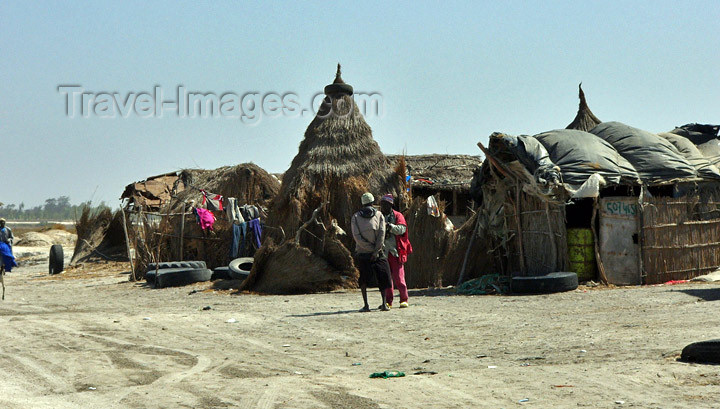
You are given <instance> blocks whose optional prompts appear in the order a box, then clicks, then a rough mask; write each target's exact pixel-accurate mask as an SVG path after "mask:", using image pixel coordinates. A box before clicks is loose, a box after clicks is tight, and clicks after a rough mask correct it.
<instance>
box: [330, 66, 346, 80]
mask: <svg viewBox="0 0 720 409" xmlns="http://www.w3.org/2000/svg"><path fill="white" fill-rule="evenodd" d="M341 74H342V73H341V72H340V63H338V68H337V72H336V73H335V81H333V84H344V83H345V81H343V79H342V77H341V76H340V75H341Z"/></svg>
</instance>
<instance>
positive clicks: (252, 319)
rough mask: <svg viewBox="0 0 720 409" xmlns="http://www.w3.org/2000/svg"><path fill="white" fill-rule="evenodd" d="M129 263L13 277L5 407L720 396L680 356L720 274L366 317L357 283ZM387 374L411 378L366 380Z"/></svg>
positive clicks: (1, 319)
mask: <svg viewBox="0 0 720 409" xmlns="http://www.w3.org/2000/svg"><path fill="white" fill-rule="evenodd" d="M121 269H122V266H118V265H112V264H110V265H105V266H93V267H86V268H85V269H84V270H77V271H70V272H66V273H63V274H62V275H60V276H54V277H49V276H47V273H46V266H45V265H36V266H28V267H23V268H19V269H17V270H15V271H14V272H13V273H10V274H9V275H7V276H6V280H5V281H6V285H7V296H6V299H5V301H3V302H0V407H2V408H468V407H481V408H485V407H487V408H512V407H521V406H525V407H536V408H577V407H587V408H611V407H612V408H617V407H637V408H712V407H715V408H717V407H720V370H719V367H717V366H705V365H696V364H685V363H681V362H677V361H676V359H677V357H678V355H679V353H680V351H681V350H682V348H683V346H685V345H686V344H688V343H690V342H693V341H696V340H705V339H711V338H720V315H719V314H718V313H717V308H718V306H719V304H720V303H718V302H717V301H720V285H718V284H682V285H675V286H656V287H642V288H627V289H591V290H578V291H574V292H569V293H563V294H554V295H548V296H475V297H467V296H456V295H453V292H452V291H451V290H425V291H413V292H412V293H411V299H410V301H411V307H410V308H408V309H396V308H394V309H393V310H392V311H390V312H379V311H374V312H371V313H357V312H355V311H356V310H357V309H358V308H359V307H360V294H359V292H355V291H351V292H346V293H332V294H318V295H302V296H259V295H251V294H242V295H231V294H230V291H212V290H210V287H211V285H212V284H211V283H203V284H197V285H194V286H189V287H182V288H169V289H161V290H155V289H151V288H149V287H147V286H146V285H144V284H141V283H131V282H129V281H128V276H127V274H123V273H118V271H120V270H121ZM193 290H197V291H195V292H194V291H193ZM371 300H372V304H373V305H377V304H378V303H379V296H378V295H377V293H376V292H373V293H372V294H371ZM205 306H210V307H211V309H210V310H206V311H204V310H203V307H205ZM229 320H230V321H235V322H228V321H229ZM385 370H399V371H403V372H405V373H406V374H407V376H405V377H404V378H394V379H369V375H370V374H371V373H373V372H377V371H385ZM422 371H425V372H426V373H424V374H423V373H421V372H422ZM427 372H431V373H432V372H436V374H434V375H433V374H430V373H427ZM415 373H421V374H417V375H416V374H415ZM524 399H528V401H526V402H520V401H521V400H524ZM620 402H621V403H620Z"/></svg>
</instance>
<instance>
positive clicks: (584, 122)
mask: <svg viewBox="0 0 720 409" xmlns="http://www.w3.org/2000/svg"><path fill="white" fill-rule="evenodd" d="M578 89H579V90H580V92H579V94H580V106H579V107H578V112H577V115H575V119H573V121H572V122H570V125H568V126H567V127H566V128H565V129H577V130H580V131H584V132H590V130H591V129H593V128H595V127H596V126H597V125H599V124H600V123H601V122H602V121H601V120H599V119H598V117H596V116H595V114H593V113H592V111H591V110H590V107H588V104H587V101H585V93H584V92H583V90H582V82H581V83H580V85H578Z"/></svg>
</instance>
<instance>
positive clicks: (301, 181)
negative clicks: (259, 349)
mask: <svg viewBox="0 0 720 409" xmlns="http://www.w3.org/2000/svg"><path fill="white" fill-rule="evenodd" d="M352 95H353V88H352V86H350V85H349V84H346V83H345V82H344V81H343V79H342V77H341V74H340V65H339V64H338V70H337V74H336V77H335V80H334V82H333V83H332V84H330V85H328V86H326V87H325V99H324V100H323V102H322V104H321V106H320V109H319V111H318V113H317V115H316V116H315V118H314V119H313V121H312V122H311V123H310V125H309V126H308V128H307V130H306V131H305V138H304V139H303V140H302V142H300V147H299V149H298V154H297V155H296V156H295V158H294V159H293V161H292V164H291V165H290V168H289V169H288V170H287V171H286V172H285V174H284V175H283V179H282V185H281V187H280V192H279V194H278V195H277V196H276V197H275V199H274V200H273V202H272V205H271V208H270V213H269V215H268V218H267V223H266V225H267V226H269V227H271V228H274V230H273V229H271V232H275V233H272V235H273V236H274V237H272V236H270V234H269V235H268V238H267V239H266V241H265V243H264V244H263V246H262V248H261V249H260V251H258V253H257V254H256V256H255V264H254V266H253V270H252V272H251V274H250V276H249V277H248V279H247V280H245V282H244V283H243V287H242V289H246V290H253V291H260V292H266V293H305V292H313V291H328V290H333V289H337V288H351V287H355V286H356V285H357V280H356V277H357V270H356V269H355V266H354V264H353V260H352V257H351V252H352V250H353V248H354V243H353V240H352V237H350V219H351V217H352V215H353V214H354V213H355V211H357V209H358V208H359V207H360V196H361V195H362V194H363V193H364V192H368V191H369V192H372V193H373V194H374V195H376V196H380V195H383V194H386V193H392V194H393V195H395V196H396V197H399V198H400V200H399V201H398V202H399V203H404V201H405V199H404V198H403V197H404V194H405V186H404V177H405V169H404V166H402V163H401V164H399V165H398V166H393V164H392V163H391V162H390V160H388V158H386V157H385V155H383V153H382V152H381V151H380V147H379V146H378V144H377V142H376V141H375V140H374V139H373V136H372V130H371V129H370V126H369V125H368V124H367V122H365V119H364V118H363V115H362V114H361V113H360V110H359V109H358V107H357V105H356V104H355V101H354V99H353V96H352ZM395 167H397V169H395ZM278 231H282V232H284V234H283V235H279V234H277V232H278Z"/></svg>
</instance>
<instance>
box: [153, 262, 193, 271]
mask: <svg viewBox="0 0 720 409" xmlns="http://www.w3.org/2000/svg"><path fill="white" fill-rule="evenodd" d="M147 268H148V271H150V270H153V271H154V270H156V269H165V268H207V265H205V262H204V261H168V262H164V263H159V264H158V263H150V264H148V267H147Z"/></svg>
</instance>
